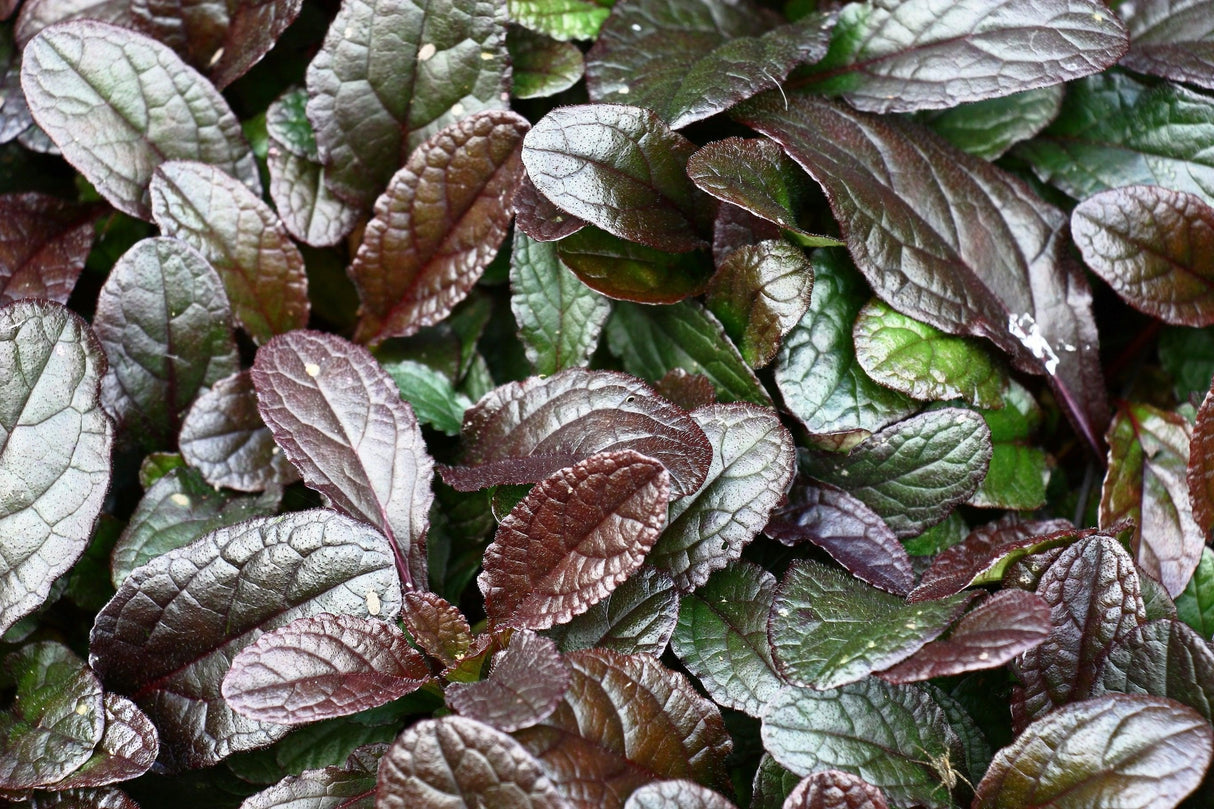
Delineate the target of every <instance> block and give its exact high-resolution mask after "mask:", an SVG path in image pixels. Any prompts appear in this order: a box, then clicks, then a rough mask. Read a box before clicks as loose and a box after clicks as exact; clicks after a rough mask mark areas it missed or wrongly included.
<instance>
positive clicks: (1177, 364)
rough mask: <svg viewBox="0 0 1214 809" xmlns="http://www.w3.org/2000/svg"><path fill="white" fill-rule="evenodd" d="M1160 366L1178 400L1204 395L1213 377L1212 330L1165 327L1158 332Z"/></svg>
mask: <svg viewBox="0 0 1214 809" xmlns="http://www.w3.org/2000/svg"><path fill="white" fill-rule="evenodd" d="M1159 364H1160V365H1161V366H1162V367H1163V370H1164V372H1165V373H1167V374H1168V375H1170V376H1171V377H1172V379H1173V389H1174V391H1175V393H1176V398H1177V399H1178V400H1180V401H1184V400H1186V399H1190V398H1192V396H1193V394H1197V397H1198V398H1200V397H1202V396H1205V395H1206V393H1207V392H1208V391H1209V390H1210V382H1211V379H1212V378H1214V329H1186V328H1183V327H1180V326H1165V327H1164V328H1163V329H1162V330H1161V331H1160V333H1159Z"/></svg>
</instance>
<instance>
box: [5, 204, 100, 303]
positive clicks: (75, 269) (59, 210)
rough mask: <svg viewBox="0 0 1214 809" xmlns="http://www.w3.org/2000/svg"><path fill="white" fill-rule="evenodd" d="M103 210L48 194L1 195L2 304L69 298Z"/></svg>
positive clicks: (59, 301)
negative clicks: (71, 202) (72, 202)
mask: <svg viewBox="0 0 1214 809" xmlns="http://www.w3.org/2000/svg"><path fill="white" fill-rule="evenodd" d="M101 212H102V206H97V205H72V204H70V203H67V202H64V201H63V200H60V199H57V198H55V197H51V196H47V195H45V194H5V195H3V196H0V306H3V305H5V304H7V303H12V302H13V301H15V300H20V299H21V298H46V299H48V300H52V301H55V302H56V303H64V304H66V303H67V299H68V296H70V295H71V294H72V288H73V287H75V286H76V279H77V278H78V277H79V276H80V271H81V270H83V269H84V260H85V259H86V258H88V254H89V249H90V248H92V246H93V236H94V235H95V232H94V229H93V224H94V222H96V221H97V218H98V217H99V216H100V215H101Z"/></svg>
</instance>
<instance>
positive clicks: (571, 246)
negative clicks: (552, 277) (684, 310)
mask: <svg viewBox="0 0 1214 809" xmlns="http://www.w3.org/2000/svg"><path fill="white" fill-rule="evenodd" d="M557 255H558V256H559V257H560V260H561V263H562V264H564V265H565V266H566V267H568V268H569V269H570V270H571V271H572V272H573V273H574V275H576V276H577V277H578V278H579V279H580V280H581V281H582V283H584V284H585V285H586V286H588V287H590V288H591V289H593V290H595V291H596V292H600V293H602V294H603V295H606V296H607V297H609V298H614V299H616V300H621V301H633V302H634V303H676V302H678V301H681V300H683V299H685V298H687V297H689V296H692V295H699V294H700V293H701V292H703V291H704V289H705V287H706V285H707V284H708V279H709V278H711V277H712V274H713V267H712V265H711V264H710V263H709V262H708V260H707V257H706V256H705V255H704V252H703V251H695V252H683V253H671V252H667V251H666V250H658V249H656V248H653V247H648V246H646V245H644V244H638V243H637V242H630V241H625V240H624V239H621V238H619V237H618V236H613V235H611V234H610V233H608V232H606V231H604V230H599V229H598V228H595V227H587V228H583V229H581V230H579V231H578V232H577V233H574V234H572V235H570V236H567V237H565V238H563V239H561V241H560V243H559V244H558V245H557Z"/></svg>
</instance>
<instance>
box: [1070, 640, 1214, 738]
mask: <svg viewBox="0 0 1214 809" xmlns="http://www.w3.org/2000/svg"><path fill="white" fill-rule="evenodd" d="M1108 693H1118V694H1149V695H1151V696H1154V697H1167V698H1169V699H1174V700H1176V701H1177V702H1179V703H1181V704H1183V705H1187V706H1189V707H1190V708H1192V709H1193V710H1195V711H1197V712H1198V713H1199V714H1201V715H1202V716H1203V717H1205V719H1206V721H1209V720H1210V719H1211V717H1212V716H1214V651H1211V650H1210V645H1209V644H1208V643H1207V642H1206V641H1205V640H1204V639H1203V638H1202V637H1201V636H1200V635H1198V634H1197V633H1196V632H1194V631H1193V630H1192V629H1190V628H1189V627H1187V626H1185V625H1184V624H1182V623H1180V622H1179V621H1171V620H1168V619H1166V618H1165V619H1162V620H1158V621H1151V622H1150V623H1146V624H1143V625H1141V626H1138V627H1135V628H1134V629H1132V630H1130V631H1129V632H1127V633H1126V634H1124V635H1122V636H1121V637H1120V638H1118V639H1117V640H1116V641H1114V643H1113V646H1112V648H1110V649H1109V651H1108V656H1107V657H1106V658H1105V659H1104V661H1103V662H1102V663H1101V666H1100V672H1099V674H1097V675H1096V680H1095V682H1094V683H1093V687H1092V696H1101V695H1103V694H1108Z"/></svg>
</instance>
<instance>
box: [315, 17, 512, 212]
mask: <svg viewBox="0 0 1214 809" xmlns="http://www.w3.org/2000/svg"><path fill="white" fill-rule="evenodd" d="M505 22H506V3H505V0H438V1H437V2H435V1H434V0H347V1H346V2H345V3H343V4H342V7H341V10H340V11H339V12H338V14H337V18H336V19H334V21H333V23H332V25H330V26H329V30H328V33H327V34H326V36H325V41H324V45H323V46H321V49H320V52H319V53H317V54H316V57H315V58H314V59H313V60H312V63H311V64H310V65H308V73H307V87H308V120H310V121H311V122H312V125H313V127H315V130H316V143H317V146H318V147H319V149H320V155H321V157H322V159H323V163H324V166H325V182H326V183H327V184H328V185H329V187H330V188H331V189H332V190H333V191H334V193H336V194H337V195H338V196H339V197H341V198H342V199H345V200H348V201H350V202H352V203H354V204H356V205H358V206H359V207H362V208H366V207H367V206H369V205H370V204H371V202H372V201H373V200H374V199H375V197H376V196H378V195H379V193H380V192H381V191H382V190H383V188H384V186H385V185H387V183H388V180H389V178H391V177H392V174H393V173H394V172H395V171H396V168H397V167H398V166H401V165H402V164H404V162H405V160H406V159H407V158H408V157H409V156H410V155H411V154H412V153H413V151H414V150H415V149H416V148H417V147H418V146H420V145H421V143H422V142H423V141H425V140H426V139H428V138H429V137H431V136H432V135H434V134H435V133H437V132H438V131H439V130H441V129H443V128H444V127H446V126H448V125H449V124H452V123H454V122H455V121H458V120H459V119H460V118H463V117H464V116H465V115H470V114H473V113H477V112H480V111H481V110H486V109H503V108H505V106H506V99H507V98H509V95H508V93H509V90H510V71H509V67H508V60H507V53H506V25H505Z"/></svg>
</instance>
